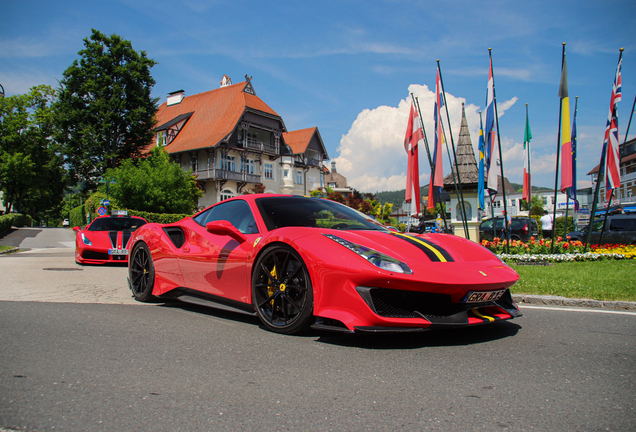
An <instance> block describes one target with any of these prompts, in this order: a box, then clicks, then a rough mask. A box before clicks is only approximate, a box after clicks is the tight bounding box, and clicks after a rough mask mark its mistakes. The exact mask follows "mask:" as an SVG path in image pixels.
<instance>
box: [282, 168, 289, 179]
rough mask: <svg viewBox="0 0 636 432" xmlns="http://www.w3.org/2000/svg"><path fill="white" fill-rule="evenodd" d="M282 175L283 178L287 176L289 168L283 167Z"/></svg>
mask: <svg viewBox="0 0 636 432" xmlns="http://www.w3.org/2000/svg"><path fill="white" fill-rule="evenodd" d="M283 177H285V178H288V177H289V170H288V169H284V170H283Z"/></svg>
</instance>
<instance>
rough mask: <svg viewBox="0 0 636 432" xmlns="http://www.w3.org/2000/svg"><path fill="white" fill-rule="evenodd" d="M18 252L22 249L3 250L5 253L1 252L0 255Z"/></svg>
mask: <svg viewBox="0 0 636 432" xmlns="http://www.w3.org/2000/svg"><path fill="white" fill-rule="evenodd" d="M18 250H20V248H17V247H14V248H12V249H7V250H3V251H0V255H3V254H8V253H11V252H15V251H18Z"/></svg>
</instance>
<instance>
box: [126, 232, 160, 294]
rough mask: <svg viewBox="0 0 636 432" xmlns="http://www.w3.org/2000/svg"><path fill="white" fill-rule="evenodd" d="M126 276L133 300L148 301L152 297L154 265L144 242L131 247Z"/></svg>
mask: <svg viewBox="0 0 636 432" xmlns="http://www.w3.org/2000/svg"><path fill="white" fill-rule="evenodd" d="M128 277H129V278H130V289H131V291H132V293H133V297H135V300H137V301H140V302H149V301H151V300H152V299H153V298H154V297H153V295H152V288H153V286H154V285H155V266H154V265H153V264H152V256H151V255H150V250H149V249H148V246H147V245H146V243H143V242H139V243H137V244H136V245H135V247H134V248H133V250H132V253H131V254H130V257H129V263H128Z"/></svg>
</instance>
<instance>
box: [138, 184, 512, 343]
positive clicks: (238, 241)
mask: <svg viewBox="0 0 636 432" xmlns="http://www.w3.org/2000/svg"><path fill="white" fill-rule="evenodd" d="M130 247H131V257H130V261H129V264H128V270H129V284H130V288H131V290H132V292H133V295H134V297H135V298H136V299H137V300H139V301H149V300H151V299H153V298H155V297H160V298H173V299H179V300H182V301H186V302H191V303H196V304H201V305H207V306H212V307H217V308H222V309H226V310H232V311H237V312H242V313H248V314H251V315H257V316H258V317H259V318H260V320H261V321H262V323H263V325H264V326H265V327H266V328H268V329H270V330H272V331H275V332H280V333H297V332H300V331H303V330H304V329H306V328H307V327H309V326H313V327H314V328H320V329H328V330H335V331H342V332H349V333H351V332H383V331H420V330H425V329H432V328H444V327H458V326H471V325H479V324H488V323H493V322H496V321H500V320H507V319H511V318H514V317H516V316H518V315H519V309H518V308H517V306H516V305H515V303H514V302H513V300H512V297H511V295H510V291H509V288H510V287H511V286H512V285H513V284H514V283H515V282H516V281H517V280H518V279H519V276H518V275H517V273H516V272H515V271H514V270H513V269H512V268H510V267H509V266H508V265H506V264H505V263H503V262H502V261H501V260H499V259H498V258H497V257H496V256H495V255H494V254H492V253H491V252H489V251H488V250H487V249H486V248H484V247H482V246H481V245H479V244H477V243H474V242H472V241H469V240H465V239H462V238H459V237H456V236H453V235H448V234H422V235H408V234H402V233H398V232H393V231H390V230H388V229H386V228H384V227H383V226H381V225H379V224H377V223H375V222H373V221H371V220H369V219H367V218H365V217H364V215H362V214H361V213H359V212H357V211H355V210H353V209H350V208H349V207H346V206H344V205H342V204H339V203H336V202H333V201H329V200H325V199H319V198H307V197H299V196H286V195H270V194H261V195H244V196H241V197H236V198H232V199H229V200H226V201H222V202H220V203H218V204H215V205H213V206H211V207H209V208H207V209H205V210H203V211H202V212H200V213H198V214H196V215H195V216H193V217H188V218H185V219H183V220H181V221H180V222H177V223H173V224H167V225H161V224H155V223H149V224H146V225H144V226H142V227H140V228H139V229H138V230H137V231H136V232H135V233H134V234H133V236H132V239H131V243H130Z"/></svg>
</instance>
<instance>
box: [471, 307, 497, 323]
mask: <svg viewBox="0 0 636 432" xmlns="http://www.w3.org/2000/svg"><path fill="white" fill-rule="evenodd" d="M473 313H474V314H475V315H477V316H478V317H479V318H482V319H487V320H488V321H490V322H495V319H494V318H493V317H491V316H488V315H484V314H482V313H479V310H478V309H473Z"/></svg>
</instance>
